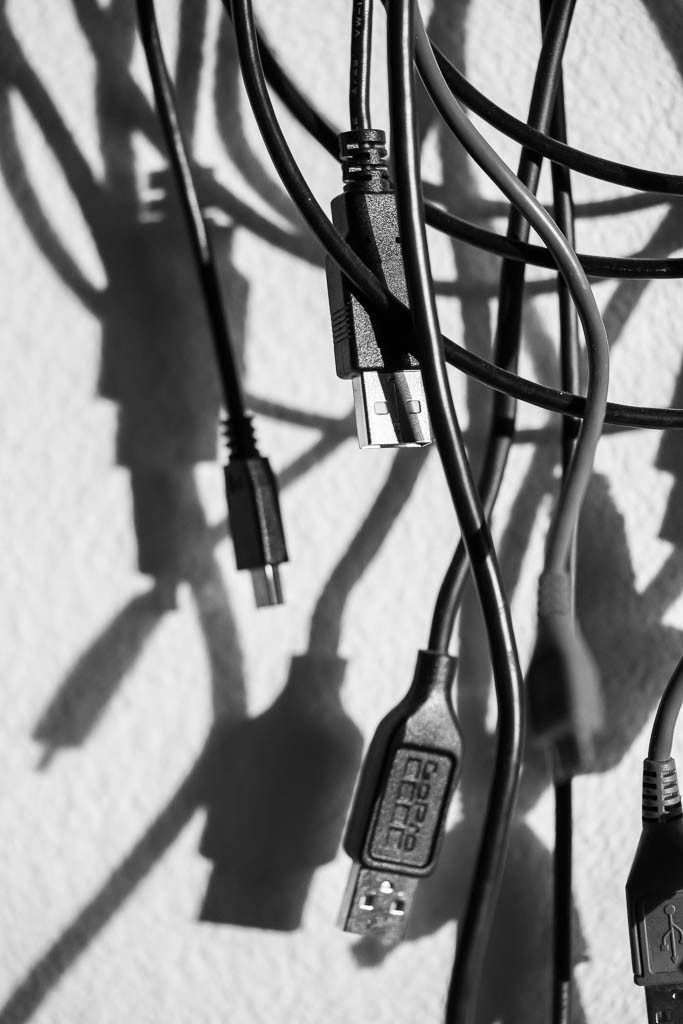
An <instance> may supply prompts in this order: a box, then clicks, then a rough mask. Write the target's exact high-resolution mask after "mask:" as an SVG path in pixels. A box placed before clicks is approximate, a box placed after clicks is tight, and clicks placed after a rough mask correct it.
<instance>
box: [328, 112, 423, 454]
mask: <svg viewBox="0 0 683 1024" xmlns="http://www.w3.org/2000/svg"><path fill="white" fill-rule="evenodd" d="M384 143H385V140H384V133H383V132H380V131H374V130H373V129H363V130H356V131H352V132H345V133H344V134H343V135H340V137H339V144H340V154H341V160H342V166H343V169H344V192H343V194H342V195H340V196H337V198H336V199H335V200H334V201H333V203H332V219H333V221H334V224H335V226H336V227H337V228H338V230H339V231H340V232H341V233H342V234H343V235H344V237H345V239H346V240H347V242H348V243H349V245H350V246H351V247H352V248H353V249H354V251H355V252H356V253H357V254H358V255H359V256H360V257H361V259H362V260H363V261H364V262H365V263H366V264H367V266H368V267H370V269H371V270H372V271H373V272H374V273H375V274H376V275H377V276H378V277H379V278H380V279H381V280H382V281H383V282H384V284H385V285H386V287H387V289H388V290H389V291H390V292H391V293H392V295H394V296H396V298H397V299H399V300H400V301H401V302H403V303H407V301H408V293H407V288H406V281H405V269H404V265H403V251H402V247H401V239H400V236H399V228H398V213H397V208H396V196H395V195H394V192H393V188H392V185H391V181H390V179H389V171H388V168H387V165H386V149H385V148H384ZM327 290H328V297H329V302H330V314H331V318H332V335H333V340H334V355H335V365H336V370H337V376H338V377H341V378H342V379H344V380H351V381H352V382H353V397H354V405H355V410H356V427H357V432H358V443H359V445H360V447H361V448H396V447H416V446H422V445H425V444H429V443H430V442H431V440H432V432H431V425H430V422H429V412H428V409H427V402H426V399H425V392H424V385H423V382H422V374H421V372H420V366H419V363H418V362H417V360H416V359H415V357H414V356H413V355H412V354H411V353H410V352H409V350H408V349H409V346H408V345H407V344H406V340H407V339H406V337H405V332H406V327H405V325H404V324H400V323H398V322H396V321H395V320H392V319H391V318H381V317H377V316H376V315H375V314H374V313H372V312H371V311H370V310H369V309H368V308H367V306H366V305H365V303H364V302H363V300H362V298H359V297H358V295H357V294H356V293H355V291H354V290H353V289H352V288H351V285H350V283H349V281H348V279H347V278H346V277H345V276H344V275H343V274H342V273H341V271H340V270H339V267H338V266H337V265H336V264H335V263H334V262H332V261H331V260H328V263H327Z"/></svg>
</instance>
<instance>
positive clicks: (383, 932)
mask: <svg viewBox="0 0 683 1024" xmlns="http://www.w3.org/2000/svg"><path fill="white" fill-rule="evenodd" d="M456 665H457V661H456V659H455V658H453V657H451V656H450V655H447V654H440V653H437V652H435V651H420V653H419V654H418V659H417V665H416V668H415V675H414V677H413V682H412V685H411V687H410V690H409V691H408V693H407V694H406V696H405V697H404V699H403V700H402V701H401V702H400V704H398V705H397V706H396V707H395V708H394V709H393V711H390V712H389V714H388V715H387V716H386V718H384V720H383V721H382V722H381V723H380V725H379V727H378V728H377V731H376V733H375V736H374V738H373V740H372V743H371V744H370V748H369V750H368V753H367V755H366V757H365V761H364V764H363V769H362V771H361V775H360V778H359V781H358V785H357V787H356V794H355V797H354V803H353V807H352V810H351V814H350V817H349V821H348V824H347V828H346V835H345V838H344V849H345V850H346V852H347V853H348V854H349V856H350V857H352V858H353V860H354V862H355V863H354V868H353V870H352V872H351V877H350V879H349V885H348V888H347V892H346V895H345V898H344V903H343V906H342V911H341V915H340V923H341V925H342V927H343V928H344V929H345V930H346V931H350V932H355V933H357V934H361V935H365V934H371V935H373V936H375V937H376V938H378V939H380V940H381V941H384V942H386V943H388V944H393V943H395V942H397V941H398V940H399V939H401V938H402V936H403V933H404V931H405V927H406V923H407V919H408V914H409V911H410V905H411V902H412V898H413V896H414V893H415V889H416V888H417V882H418V881H419V879H420V878H424V877H425V876H426V875H429V874H430V873H431V872H432V871H433V870H434V867H435V865H436V860H437V857H438V853H439V847H440V844H441V840H442V838H443V833H444V827H445V821H446V814H447V811H448V807H449V805H450V802H451V797H452V795H453V791H454V789H455V786H456V784H457V780H458V777H459V775H460V768H461V762H462V737H461V732H460V728H459V725H458V722H457V719H456V717H455V712H454V709H453V705H452V701H451V687H452V685H453V680H454V677H455V669H456Z"/></svg>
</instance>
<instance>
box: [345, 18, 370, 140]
mask: <svg viewBox="0 0 683 1024" xmlns="http://www.w3.org/2000/svg"><path fill="white" fill-rule="evenodd" d="M372 11H373V0H353V14H352V20H351V67H350V70H349V119H350V121H351V128H352V129H356V128H361V129H368V128H371V127H372V118H371V115H370V68H371V57H372Z"/></svg>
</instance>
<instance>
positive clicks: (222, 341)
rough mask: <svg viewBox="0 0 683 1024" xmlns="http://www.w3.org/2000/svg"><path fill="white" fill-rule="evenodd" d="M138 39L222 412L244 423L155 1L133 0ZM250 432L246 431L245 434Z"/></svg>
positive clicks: (218, 289) (217, 284)
mask: <svg viewBox="0 0 683 1024" xmlns="http://www.w3.org/2000/svg"><path fill="white" fill-rule="evenodd" d="M137 8H138V20H139V27H140V37H141V39H142V44H143V47H144V51H145V56H146V58H147V65H148V67H149V73H150V78H151V80H152V86H153V89H154V96H155V100H156V105H157V111H158V114H159V120H160V122H161V127H162V131H163V134H164V139H165V140H166V145H167V147H168V155H169V159H170V162H171V167H172V170H173V174H174V176H175V179H176V182H177V185H178V192H179V196H180V201H181V205H182V208H183V213H184V214H185V220H186V222H187V227H188V231H189V233H190V239H191V243H192V249H193V252H194V257H195V262H196V265H197V271H198V273H199V280H200V284H201V288H202V292H203V295H204V302H205V305H206V311H207V315H208V318H209V323H210V327H211V336H212V338H213V344H214V348H215V353H216V361H217V363H218V369H219V374H220V379H221V385H222V388H223V393H224V398H225V404H226V409H227V411H228V416H229V418H230V419H231V420H234V421H236V422H241V421H244V420H247V419H248V413H247V411H246V407H245V400H244V392H243V389H242V382H241V378H240V372H239V368H238V366H237V361H236V357H235V352H234V348H233V344H232V340H231V337H230V330H229V327H228V321H227V317H226V314H225V308H224V306H223V299H222V295H221V287H220V281H219V277H218V271H217V268H216V263H215V259H214V254H213V251H212V247H211V239H210V235H209V229H208V227H207V224H206V222H205V220H204V216H203V213H202V209H201V206H200V203H199V198H198V196H197V191H196V189H195V185H194V180H193V177H192V171H191V167H190V160H189V158H188V153H187V148H186V145H185V142H184V139H183V134H182V129H181V127H180V123H179V120H178V112H177V109H176V103H175V95H174V89H173V83H172V82H171V77H170V75H169V72H168V68H167V66H166V61H165V59H164V54H163V49H162V46H161V40H160V37H159V28H158V25H157V20H156V14H155V9H154V0H137ZM247 433H248V432H247Z"/></svg>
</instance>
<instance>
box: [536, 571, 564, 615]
mask: <svg viewBox="0 0 683 1024" xmlns="http://www.w3.org/2000/svg"><path fill="white" fill-rule="evenodd" d="M571 613H572V594H571V588H570V586H569V577H568V576H567V574H566V573H563V572H544V573H541V578H540V579H539V581H538V615H539V618H546V617H547V616H549V615H571Z"/></svg>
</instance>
